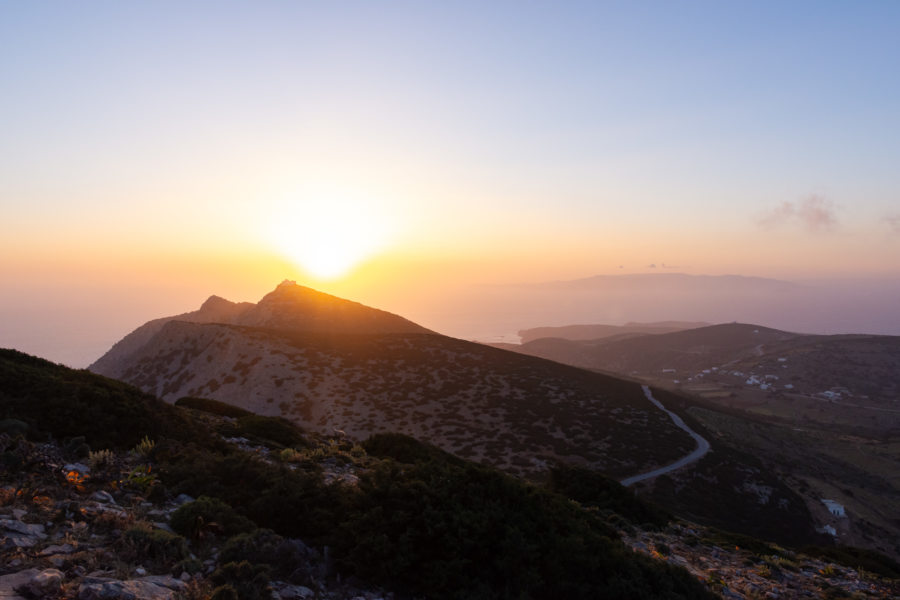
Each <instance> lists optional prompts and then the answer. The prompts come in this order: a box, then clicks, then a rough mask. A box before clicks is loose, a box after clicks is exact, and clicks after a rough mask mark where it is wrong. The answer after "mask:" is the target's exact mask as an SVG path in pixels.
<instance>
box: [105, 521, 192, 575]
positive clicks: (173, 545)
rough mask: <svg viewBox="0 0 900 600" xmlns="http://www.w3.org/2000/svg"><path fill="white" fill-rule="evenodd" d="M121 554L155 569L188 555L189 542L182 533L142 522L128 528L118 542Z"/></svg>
mask: <svg viewBox="0 0 900 600" xmlns="http://www.w3.org/2000/svg"><path fill="white" fill-rule="evenodd" d="M118 546H119V555H120V557H122V558H123V559H124V560H126V561H128V562H135V563H137V562H139V563H141V564H143V565H145V566H148V567H150V568H151V569H153V570H159V569H164V568H166V567H168V566H169V565H171V564H172V563H175V562H178V561H180V560H183V559H185V558H187V557H188V548H187V542H186V541H185V539H184V538H183V537H181V536H180V535H176V534H174V533H170V532H168V531H165V530H162V529H153V528H151V527H150V525H148V524H146V523H140V524H137V525H134V526H132V527H130V528H128V529H126V530H125V531H124V532H123V533H122V537H121V538H120V539H119V542H118Z"/></svg>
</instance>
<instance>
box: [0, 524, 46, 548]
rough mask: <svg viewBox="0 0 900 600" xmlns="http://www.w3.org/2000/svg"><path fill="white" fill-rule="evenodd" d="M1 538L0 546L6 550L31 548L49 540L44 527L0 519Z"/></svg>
mask: <svg viewBox="0 0 900 600" xmlns="http://www.w3.org/2000/svg"><path fill="white" fill-rule="evenodd" d="M0 536H2V542H0V546H2V547H3V548H5V549H11V548H31V547H32V546H34V545H36V544H37V543H38V542H40V541H41V540H44V539H46V538H47V534H46V533H44V526H43V525H39V524H35V525H32V524H29V523H23V522H22V521H18V520H16V519H0Z"/></svg>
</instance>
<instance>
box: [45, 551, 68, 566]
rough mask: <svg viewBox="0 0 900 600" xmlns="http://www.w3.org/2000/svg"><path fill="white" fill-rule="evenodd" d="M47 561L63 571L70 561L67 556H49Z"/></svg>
mask: <svg viewBox="0 0 900 600" xmlns="http://www.w3.org/2000/svg"><path fill="white" fill-rule="evenodd" d="M47 560H48V561H49V562H50V564H51V565H53V566H54V567H56V568H57V569H62V568H63V567H65V566H66V562H67V561H68V560H69V559H68V558H67V557H66V555H65V554H54V555H53V556H48V557H47Z"/></svg>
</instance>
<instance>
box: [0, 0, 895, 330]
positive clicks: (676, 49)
mask: <svg viewBox="0 0 900 600" xmlns="http://www.w3.org/2000/svg"><path fill="white" fill-rule="evenodd" d="M898 26H900V3H897V2H858V3H850V2H615V3H613V2H583V3H582V2H552V3H551V2H490V3H484V2H477V3H476V2H468V3H467V2H453V3H443V4H439V3H414V2H328V3H322V2H315V3H314V2H255V3H249V2H242V3H238V2H152V3H123V2H79V3H71V2H40V3H38V2H3V1H0V86H2V90H3V93H2V94H0V132H2V135H0V210H2V215H3V226H4V228H5V231H4V235H3V236H2V237H0V255H2V256H3V260H2V262H0V276H2V277H3V278H4V280H6V281H13V280H14V281H16V282H17V283H16V286H17V287H16V294H7V297H8V298H12V297H15V298H22V299H24V300H21V301H20V300H6V301H5V302H6V304H4V305H3V306H5V307H6V308H3V310H5V311H6V312H5V313H4V314H5V315H12V316H11V317H10V318H12V319H15V315H17V314H18V313H17V312H16V311H17V310H19V308H17V306H19V305H18V304H16V302H25V303H28V302H31V300H29V298H33V297H34V296H35V295H38V294H40V293H43V292H41V290H45V289H46V288H47V286H48V285H49V284H48V283H47V282H48V281H49V280H53V281H58V282H59V283H58V286H59V289H70V288H71V286H72V285H75V284H77V285H81V286H83V287H84V289H85V290H86V291H85V292H84V297H85V298H86V300H85V302H86V304H88V305H89V304H90V300H89V298H91V294H93V293H96V294H97V295H98V296H103V295H106V296H108V295H109V294H110V290H111V289H113V288H114V287H115V286H117V285H120V284H121V282H122V281H129V282H131V285H134V286H138V283H137V282H141V283H140V285H143V286H148V287H152V288H153V289H155V290H167V291H165V293H163V292H160V293H161V294H162V296H161V298H162V297H165V298H167V299H169V301H170V303H171V306H173V308H174V306H175V305H178V306H183V304H184V302H185V299H186V298H188V297H190V298H193V297H194V296H196V295H199V294H201V291H203V290H205V291H207V292H210V293H211V292H213V291H219V292H220V293H227V292H231V293H232V296H236V299H255V298H257V297H259V296H261V295H262V293H264V292H265V291H267V290H268V289H270V288H271V287H272V285H273V284H274V283H277V281H279V280H280V279H281V278H283V277H282V274H284V275H287V276H290V277H292V278H297V279H300V280H305V281H309V282H311V283H314V284H316V285H317V286H318V287H323V288H325V289H328V290H331V291H334V292H335V293H338V292H340V293H346V294H351V295H354V294H355V295H356V297H361V298H363V299H365V298H367V297H369V296H371V297H372V298H377V299H378V300H379V301H384V302H387V303H388V304H389V303H390V298H389V295H388V294H386V293H385V294H381V295H378V294H376V293H375V291H373V290H375V283H373V282H376V281H377V282H390V285H394V286H397V289H403V290H404V293H410V292H409V290H411V289H413V288H414V287H415V286H416V285H417V284H418V285H421V284H422V281H423V279H422V277H423V276H422V273H424V272H437V271H440V272H441V273H442V279H443V280H444V282H445V283H446V284H447V285H450V283H447V282H452V284H453V285H463V284H468V283H473V282H475V283H483V282H487V281H497V282H504V281H519V280H549V279H561V278H567V277H572V278H574V277H580V276H582V277H583V276H589V275H593V274H597V273H604V272H619V266H622V267H623V270H624V271H627V272H645V271H647V269H648V265H650V264H661V263H666V264H669V265H678V266H679V267H680V268H681V269H683V270H685V271H687V272H691V273H695V274H703V273H706V274H724V273H740V274H746V275H760V276H771V277H783V278H809V277H848V276H864V277H879V278H887V279H893V280H896V279H897V278H898V277H900V169H898V168H897V162H898V157H900V74H898V73H900V69H897V65H898V64H900V36H898V35H897V30H898ZM310 190H315V191H310ZM323 207H331V209H335V207H337V209H339V212H340V211H342V212H343V214H346V215H347V219H348V221H353V223H351V225H352V226H351V227H347V228H346V229H347V230H348V231H354V232H359V231H363V230H365V229H366V227H367V226H368V227H369V228H372V227H375V226H376V224H377V226H378V227H380V228H382V231H379V232H377V233H378V235H375V236H373V239H372V240H369V242H370V243H367V244H360V245H359V247H358V248H357V247H356V246H352V244H350V240H348V239H341V235H342V233H341V231H340V230H341V229H345V228H341V227H337V228H336V229H338V230H335V231H334V232H333V233H332V234H331V235H323V236H321V237H323V239H331V240H333V243H334V244H340V245H341V246H342V247H343V246H345V245H347V246H348V248H349V250H348V252H350V251H353V252H358V253H359V256H358V257H357V260H356V263H354V264H355V265H356V266H355V267H354V268H355V269H356V270H355V271H354V270H352V269H351V270H350V271H348V272H347V273H345V274H344V277H343V279H339V280H330V281H324V280H323V281H317V280H316V276H315V272H316V269H315V268H314V267H315V265H312V264H309V261H310V260H311V259H309V258H308V257H306V256H299V255H298V252H297V251H296V249H293V251H292V248H290V241H289V240H288V241H287V242H286V241H285V240H284V239H276V238H278V236H277V235H275V234H273V233H272V232H273V228H277V227H280V228H281V229H285V227H286V228H287V230H289V231H296V232H297V233H296V235H297V236H299V237H307V238H308V237H310V236H311V234H312V233H316V234H317V235H319V234H321V233H322V232H323V231H324V232H325V233H326V234H327V233H328V232H329V231H330V230H329V229H328V228H329V227H334V225H333V219H332V221H327V219H325V217H327V215H325V216H323V210H322V208H323ZM324 212H328V211H324ZM331 212H332V213H333V212H335V210H331ZM276 226H277V227H276ZM344 235H346V232H345V233H344ZM375 240H377V241H378V242H377V244H376V241H375ZM356 241H359V240H356ZM326 250H327V249H326ZM236 265H237V266H236ZM367 269H368V270H367ZM428 281H430V280H428ZM430 284H431V283H429V285H430ZM384 285H387V284H386V283H384ZM51 287H52V286H51ZM191 305H193V302H191ZM186 308H187V307H185V309H186ZM107 312H108V311H107ZM0 333H2V332H0ZM0 342H2V339H0Z"/></svg>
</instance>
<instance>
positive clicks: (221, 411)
mask: <svg viewBox="0 0 900 600" xmlns="http://www.w3.org/2000/svg"><path fill="white" fill-rule="evenodd" d="M175 406H180V407H183V408H192V409H194V410H200V411H203V412H206V413H210V414H213V415H219V416H222V417H231V418H233V419H237V418H239V417H246V416H250V415H252V414H253V413H252V412H250V411H249V410H244V409H243V408H240V407H238V406H234V405H233V404H227V403H225V402H219V401H218V400H211V399H209V398H193V397H190V396H185V397H184V398H179V399H178V400H176V401H175Z"/></svg>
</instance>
